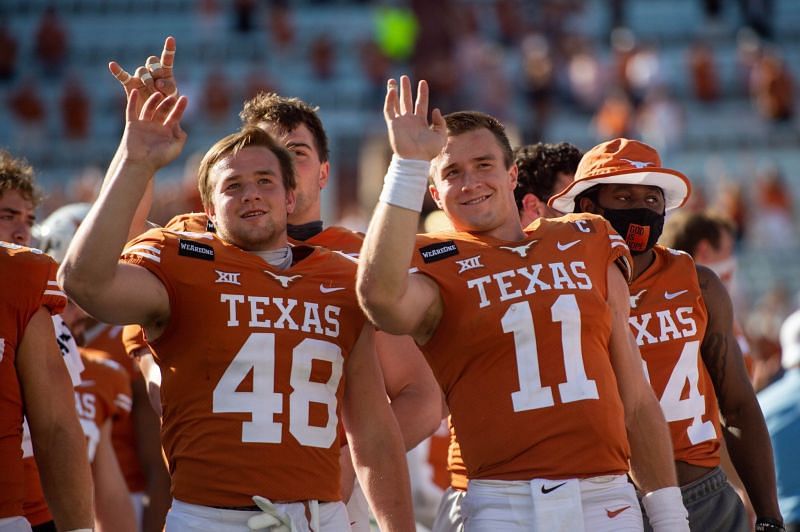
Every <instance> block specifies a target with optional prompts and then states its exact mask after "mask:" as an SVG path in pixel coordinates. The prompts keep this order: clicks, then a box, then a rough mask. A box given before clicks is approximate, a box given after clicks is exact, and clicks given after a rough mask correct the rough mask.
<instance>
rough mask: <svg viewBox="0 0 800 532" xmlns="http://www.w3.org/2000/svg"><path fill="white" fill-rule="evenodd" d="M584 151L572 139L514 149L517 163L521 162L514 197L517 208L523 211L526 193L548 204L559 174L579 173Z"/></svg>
mask: <svg viewBox="0 0 800 532" xmlns="http://www.w3.org/2000/svg"><path fill="white" fill-rule="evenodd" d="M580 161H581V151H580V150H579V149H578V148H576V147H575V146H573V145H572V144H570V143H568V142H561V143H559V144H543V143H541V142H539V143H538V144H529V145H527V146H520V147H519V148H517V149H516V150H514V164H516V165H517V170H519V173H518V174H517V188H515V189H514V199H515V200H516V201H517V208H518V209H520V210H522V199H523V198H524V197H525V195H526V194H533V195H534V196H536V197H537V198H539V201H542V202H544V203H547V200H549V199H550V196H552V195H553V194H555V193H556V192H560V191H558V190H553V187H555V186H556V183H557V182H558V174H559V173H564V174H570V175H575V170H577V169H578V163H579V162H580Z"/></svg>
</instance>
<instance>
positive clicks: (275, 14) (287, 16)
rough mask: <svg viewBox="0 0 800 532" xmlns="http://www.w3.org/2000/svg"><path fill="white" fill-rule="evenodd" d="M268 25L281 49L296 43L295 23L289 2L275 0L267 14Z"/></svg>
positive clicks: (273, 38) (273, 39) (274, 40)
mask: <svg viewBox="0 0 800 532" xmlns="http://www.w3.org/2000/svg"><path fill="white" fill-rule="evenodd" d="M267 27H268V28H269V31H270V34H271V35H272V41H273V42H274V43H275V45H276V46H277V47H278V49H279V50H285V49H286V48H288V47H290V46H291V45H292V44H293V43H294V23H293V22H292V13H291V10H290V9H289V3H288V2H286V1H283V0H278V1H273V2H272V5H271V6H270V9H269V13H268V15H267Z"/></svg>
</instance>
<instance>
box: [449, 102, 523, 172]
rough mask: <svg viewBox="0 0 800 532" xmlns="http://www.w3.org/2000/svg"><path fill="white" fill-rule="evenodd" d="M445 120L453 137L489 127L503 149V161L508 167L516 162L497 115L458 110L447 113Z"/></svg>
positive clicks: (503, 127)
mask: <svg viewBox="0 0 800 532" xmlns="http://www.w3.org/2000/svg"><path fill="white" fill-rule="evenodd" d="M444 121H445V123H446V124H447V134H448V136H451V137H455V136H458V135H461V134H463V133H468V132H470V131H475V130H477V129H488V130H489V131H490V132H491V133H492V135H494V138H495V139H496V140H497V144H498V145H499V146H500V149H501V150H502V151H503V162H504V163H505V165H506V168H511V165H512V164H514V154H513V152H512V151H511V143H510V142H509V141H508V136H507V135H506V128H505V126H503V124H502V123H501V122H500V121H499V120H498V119H496V118H495V117H493V116H491V115H487V114H486V113H481V112H478V111H458V112H455V113H450V114H448V115H445V116H444Z"/></svg>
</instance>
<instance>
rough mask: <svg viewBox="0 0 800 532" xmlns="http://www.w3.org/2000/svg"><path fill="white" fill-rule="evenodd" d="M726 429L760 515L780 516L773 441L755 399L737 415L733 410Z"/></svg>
mask: <svg viewBox="0 0 800 532" xmlns="http://www.w3.org/2000/svg"><path fill="white" fill-rule="evenodd" d="M722 431H723V435H724V437H725V444H726V445H727V447H728V453H729V454H730V457H731V461H732V462H733V465H734V467H735V468H736V472H737V473H738V474H739V477H740V478H741V479H742V483H743V484H744V487H745V490H747V495H748V496H749V497H750V502H751V503H752V505H753V510H755V512H756V515H757V516H758V517H768V518H771V519H779V520H780V515H781V513H780V509H779V508H778V499H777V492H776V487H775V466H774V462H773V457H772V444H771V443H770V439H769V433H768V432H767V427H766V424H765V423H764V417H763V415H762V414H761V409H760V408H759V407H758V404H757V403H756V402H755V399H754V400H753V402H752V403H748V404H745V405H743V406H742V407H741V411H740V412H739V413H737V415H735V416H734V415H730V414H729V415H728V416H727V417H726V419H725V423H724V425H723V427H722Z"/></svg>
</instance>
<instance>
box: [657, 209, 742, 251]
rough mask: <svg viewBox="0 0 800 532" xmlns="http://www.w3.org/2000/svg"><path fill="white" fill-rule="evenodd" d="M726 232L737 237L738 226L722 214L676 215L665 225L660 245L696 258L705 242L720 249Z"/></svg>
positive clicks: (709, 212) (691, 213)
mask: <svg viewBox="0 0 800 532" xmlns="http://www.w3.org/2000/svg"><path fill="white" fill-rule="evenodd" d="M724 232H727V233H728V234H730V235H731V236H732V237H735V236H736V225H735V224H734V223H733V221H732V220H730V219H729V218H727V217H725V216H723V215H722V214H719V213H716V212H713V211H704V212H681V213H675V214H674V215H673V216H670V218H669V220H667V223H666V224H665V225H664V233H663V235H662V236H661V239H660V243H661V244H662V245H664V246H667V247H668V248H672V249H677V250H679V251H685V252H686V253H688V254H689V255H692V256H694V254H695V252H696V251H697V246H698V245H700V242H702V241H703V240H706V241H708V243H709V244H711V247H713V248H714V249H719V247H720V245H721V244H722V234H723V233H724Z"/></svg>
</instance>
